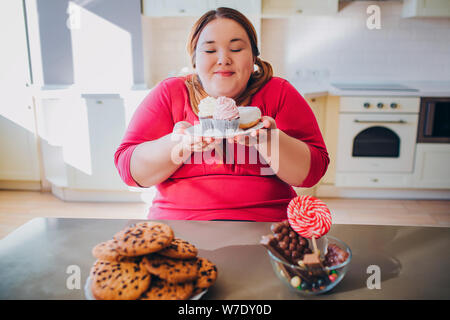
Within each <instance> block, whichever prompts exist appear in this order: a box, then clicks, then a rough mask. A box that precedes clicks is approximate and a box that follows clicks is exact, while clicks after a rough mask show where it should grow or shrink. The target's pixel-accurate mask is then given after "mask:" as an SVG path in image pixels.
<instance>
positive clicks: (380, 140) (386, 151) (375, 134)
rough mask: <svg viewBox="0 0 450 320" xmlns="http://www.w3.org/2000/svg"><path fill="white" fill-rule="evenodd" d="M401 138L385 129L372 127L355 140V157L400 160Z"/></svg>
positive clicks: (353, 153) (353, 154)
mask: <svg viewBox="0 0 450 320" xmlns="http://www.w3.org/2000/svg"><path fill="white" fill-rule="evenodd" d="M399 154H400V138H399V137H398V135H397V134H396V133H395V132H394V131H392V130H390V129H388V128H385V127H370V128H367V129H365V130H364V131H361V132H360V133H359V134H358V135H357V136H356V137H355V139H354V140H353V152H352V156H353V157H388V158H398V157H399Z"/></svg>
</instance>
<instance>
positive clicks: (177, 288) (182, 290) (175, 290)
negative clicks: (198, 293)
mask: <svg viewBox="0 0 450 320" xmlns="http://www.w3.org/2000/svg"><path fill="white" fill-rule="evenodd" d="M193 290H194V285H193V284H192V282H184V283H171V282H167V281H166V280H163V279H160V278H156V277H155V278H154V279H153V280H152V284H151V286H150V288H149V289H148V291H146V292H145V293H144V294H143V295H142V296H141V298H140V300H186V299H189V297H190V296H191V295H192V291H193Z"/></svg>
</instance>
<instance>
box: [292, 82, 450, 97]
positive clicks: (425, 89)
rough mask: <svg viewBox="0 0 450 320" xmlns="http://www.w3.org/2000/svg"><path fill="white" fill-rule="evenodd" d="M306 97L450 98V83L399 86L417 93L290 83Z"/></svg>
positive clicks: (314, 83)
mask: <svg viewBox="0 0 450 320" xmlns="http://www.w3.org/2000/svg"><path fill="white" fill-rule="evenodd" d="M290 82H291V83H292V85H293V86H294V87H295V88H296V89H297V90H298V91H299V92H300V93H301V94H302V95H303V96H305V97H307V98H317V97H320V96H325V95H334V96H404V97H450V81H409V82H408V81H406V82H401V83H399V84H401V85H404V86H406V87H409V88H413V89H417V91H383V90H378V91H376V90H341V89H338V88H337V87H335V86H333V84H331V83H329V82H326V81H321V82H319V81H308V82H305V81H294V80H291V81H290ZM355 82H356V81H355ZM359 84H360V83H359Z"/></svg>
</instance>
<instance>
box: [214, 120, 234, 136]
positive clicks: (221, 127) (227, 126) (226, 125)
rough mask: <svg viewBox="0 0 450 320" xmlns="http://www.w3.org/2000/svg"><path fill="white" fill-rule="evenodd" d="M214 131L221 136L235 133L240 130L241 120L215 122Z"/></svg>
mask: <svg viewBox="0 0 450 320" xmlns="http://www.w3.org/2000/svg"><path fill="white" fill-rule="evenodd" d="M213 126H214V129H215V130H217V131H219V132H220V133H221V134H226V133H229V132H235V131H237V130H238V129H239V118H238V119H234V120H217V119H214V120H213Z"/></svg>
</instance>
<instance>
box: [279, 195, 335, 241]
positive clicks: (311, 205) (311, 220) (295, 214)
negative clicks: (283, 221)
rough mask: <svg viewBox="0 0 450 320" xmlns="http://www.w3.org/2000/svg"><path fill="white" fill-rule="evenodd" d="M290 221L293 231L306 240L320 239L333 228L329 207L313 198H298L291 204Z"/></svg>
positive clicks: (288, 211)
mask: <svg viewBox="0 0 450 320" xmlns="http://www.w3.org/2000/svg"><path fill="white" fill-rule="evenodd" d="M287 214H288V220H289V224H290V225H291V227H292V229H294V230H295V231H296V232H297V233H298V234H300V235H301V236H302V237H305V238H312V237H314V238H316V239H318V238H320V237H321V236H323V235H324V234H326V233H327V232H328V231H329V230H330V228H331V213H330V210H329V209H328V207H327V205H326V204H325V203H324V202H323V201H321V200H319V199H317V198H314V197H311V196H298V197H295V198H294V199H292V200H291V202H289V205H288V209H287Z"/></svg>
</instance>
